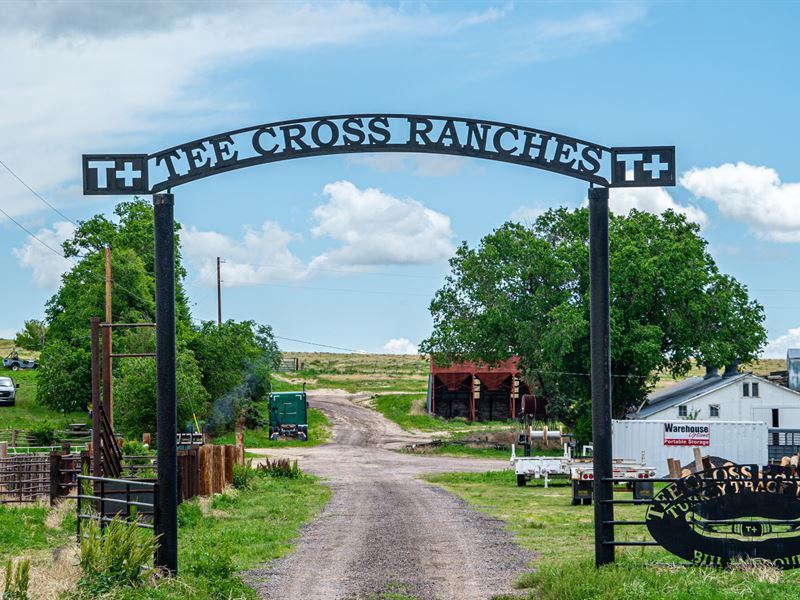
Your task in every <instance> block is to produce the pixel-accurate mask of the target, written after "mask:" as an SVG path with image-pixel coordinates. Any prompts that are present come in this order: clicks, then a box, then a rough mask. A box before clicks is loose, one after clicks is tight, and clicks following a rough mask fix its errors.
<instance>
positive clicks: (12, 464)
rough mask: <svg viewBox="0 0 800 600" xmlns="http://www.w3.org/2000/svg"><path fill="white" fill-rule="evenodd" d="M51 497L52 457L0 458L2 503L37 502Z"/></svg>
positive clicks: (37, 455)
mask: <svg viewBox="0 0 800 600" xmlns="http://www.w3.org/2000/svg"><path fill="white" fill-rule="evenodd" d="M49 497H50V457H49V456H48V455H46V454H45V455H43V454H31V455H18V456H9V457H5V458H0V503H7V502H37V501H39V500H41V499H42V498H49Z"/></svg>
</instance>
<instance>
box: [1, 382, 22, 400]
mask: <svg viewBox="0 0 800 600" xmlns="http://www.w3.org/2000/svg"><path fill="white" fill-rule="evenodd" d="M17 388H19V384H18V383H14V380H13V379H11V377H0V406H14V404H16V401H17Z"/></svg>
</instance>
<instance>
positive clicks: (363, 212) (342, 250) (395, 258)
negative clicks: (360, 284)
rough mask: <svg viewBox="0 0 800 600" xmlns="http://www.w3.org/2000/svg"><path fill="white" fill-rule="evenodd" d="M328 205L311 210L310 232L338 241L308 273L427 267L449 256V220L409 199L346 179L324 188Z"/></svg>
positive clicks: (312, 265)
mask: <svg viewBox="0 0 800 600" xmlns="http://www.w3.org/2000/svg"><path fill="white" fill-rule="evenodd" d="M323 192H324V193H325V195H326V196H328V197H329V201H328V202H327V203H326V204H323V205H321V206H318V207H317V208H315V209H314V212H313V216H314V219H315V220H316V221H317V223H318V224H317V226H316V227H314V228H313V229H312V233H313V234H314V235H315V236H317V237H321V236H326V237H330V238H333V239H334V240H338V241H340V242H342V246H340V247H339V248H336V249H334V250H331V251H329V252H326V253H324V254H322V255H320V256H318V257H316V258H315V259H314V260H312V262H311V266H310V267H311V269H312V270H313V269H314V268H315V267H323V268H324V267H327V266H329V265H334V266H338V265H345V266H354V265H356V266H374V265H382V264H383V265H386V264H428V263H434V262H438V261H440V260H444V259H447V258H449V257H450V256H452V254H453V252H454V251H455V248H454V247H453V244H452V242H451V239H452V237H453V231H452V230H451V229H450V218H449V217H448V216H446V215H443V214H442V213H439V212H436V211H434V210H431V209H429V208H426V207H425V206H423V205H422V204H420V203H419V202H417V201H416V200H413V199H406V200H400V199H398V198H395V197H394V196H391V195H389V194H386V193H384V192H382V191H381V190H378V189H375V188H367V189H364V190H361V189H359V188H357V187H356V186H355V185H353V184H352V183H350V182H349V181H338V182H336V183H329V184H327V185H326V186H325V188H324V189H323Z"/></svg>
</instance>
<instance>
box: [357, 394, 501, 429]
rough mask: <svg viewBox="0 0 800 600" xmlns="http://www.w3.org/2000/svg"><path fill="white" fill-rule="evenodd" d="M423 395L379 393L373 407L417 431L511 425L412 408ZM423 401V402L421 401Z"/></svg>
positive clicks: (392, 419) (401, 425)
mask: <svg viewBox="0 0 800 600" xmlns="http://www.w3.org/2000/svg"><path fill="white" fill-rule="evenodd" d="M424 399H425V396H424V395H417V394H379V395H378V396H376V397H375V398H374V399H373V406H374V407H375V409H376V410H377V411H378V412H380V413H381V414H383V416H384V417H386V418H387V419H389V420H390V421H394V422H395V423H397V424H398V425H400V427H402V428H403V429H407V430H412V429H415V430H418V431H450V432H456V431H476V430H482V429H485V430H491V429H503V428H506V427H510V426H511V425H512V422H511V421H508V422H506V421H481V422H477V421H476V422H473V423H470V422H469V421H467V420H466V419H463V418H454V419H442V418H440V417H435V416H433V415H430V414H428V413H423V414H413V413H415V412H417V413H421V412H422V409H419V410H416V411H415V410H414V408H415V407H414V405H415V403H416V404H417V405H418V406H417V408H419V404H420V402H421V401H424ZM423 403H424V402H423Z"/></svg>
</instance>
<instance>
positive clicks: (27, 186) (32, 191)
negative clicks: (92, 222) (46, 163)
mask: <svg viewBox="0 0 800 600" xmlns="http://www.w3.org/2000/svg"><path fill="white" fill-rule="evenodd" d="M0 165H3V167H5V170H6V171H8V172H9V173H11V176H12V177H14V179H16V180H17V181H19V182H20V183H21V184H22V185H24V186H25V187H26V188H27V189H28V191H29V192H30V193H31V194H33V195H34V196H36V197H37V198H38V199H39V200H41V201H42V202H44V203H45V204H46V205H47V206H49V207H50V208H51V209H53V210H54V211H55V212H56V213H58V214H59V215H61V216H62V217H64V218H65V219H66V220H67V221H69V222H70V223H72V224H73V225H75V227H77V226H78V224H77V223H76V222H75V221H73V220H72V219H70V218H69V217H68V216H67V215H65V214H64V213H63V212H61V211H60V210H58V209H57V208H56V207H55V206H53V205H52V204H50V203H49V202H48V201H47V200H45V199H44V198H42V196H41V195H40V194H39V193H38V192H37V191H36V190H34V189H33V188H32V187H31V186H29V185H28V184H27V183H25V182H24V181H22V178H21V177H20V176H19V175H17V174H16V173H15V172H14V171H12V170H11V167H9V166H8V165H7V164H6V163H4V162H3V161H2V160H0ZM6 216H8V215H6Z"/></svg>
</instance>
